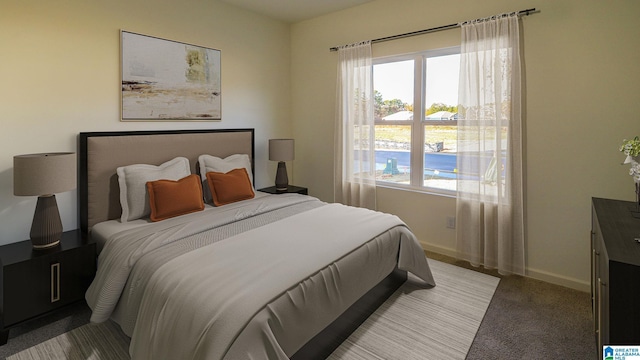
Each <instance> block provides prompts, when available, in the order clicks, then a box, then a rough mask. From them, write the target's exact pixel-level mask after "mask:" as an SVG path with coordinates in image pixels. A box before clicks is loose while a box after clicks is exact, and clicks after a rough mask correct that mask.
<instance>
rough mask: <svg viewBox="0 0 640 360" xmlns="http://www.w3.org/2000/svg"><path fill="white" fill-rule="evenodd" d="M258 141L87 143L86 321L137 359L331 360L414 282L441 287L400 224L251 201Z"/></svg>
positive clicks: (149, 136)
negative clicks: (89, 243)
mask: <svg viewBox="0 0 640 360" xmlns="http://www.w3.org/2000/svg"><path fill="white" fill-rule="evenodd" d="M254 144H255V140H254V130H253V129H230V130H181V131H134V132H91V133H80V136H79V159H80V171H79V197H80V225H81V229H82V231H84V232H87V233H90V234H91V238H92V239H93V240H94V241H96V242H97V245H98V246H97V247H98V249H99V257H98V271H97V274H96V277H95V279H94V281H93V283H92V284H91V286H90V288H89V290H88V291H87V294H86V299H87V303H88V304H89V306H90V307H91V309H92V316H91V321H92V322H95V323H99V322H104V321H107V320H109V319H111V320H113V321H115V322H116V323H118V324H119V325H120V327H121V328H122V330H123V331H124V332H125V333H126V334H127V335H128V336H130V337H131V343H130V349H129V351H130V355H131V356H132V359H248V358H251V359H288V358H292V359H312V358H325V357H327V356H328V355H329V354H330V353H331V352H332V351H333V350H334V349H335V348H337V346H339V344H340V343H341V342H342V341H343V340H344V339H346V337H348V335H349V334H350V333H351V332H352V331H353V330H355V328H357V326H358V325H359V324H361V323H362V322H363V321H364V320H365V319H366V317H367V316H368V315H369V314H371V313H372V312H373V311H374V310H375V309H376V308H377V306H379V305H380V304H381V303H382V302H384V300H386V298H388V296H390V295H391V293H393V291H395V290H396V289H397V288H398V287H399V286H400V285H401V284H402V283H403V282H404V281H405V280H406V278H407V271H409V272H411V273H413V274H415V275H416V276H417V277H418V278H420V279H421V280H422V281H424V285H425V286H426V287H429V286H435V283H434V280H433V277H432V275H431V271H430V269H429V266H428V262H427V259H426V257H425V256H424V253H423V252H422V249H421V247H420V245H419V244H418V242H417V241H416V239H415V236H414V235H413V234H412V233H411V231H410V230H409V229H408V228H407V227H406V226H405V225H404V223H402V222H401V221H400V220H399V219H398V218H397V217H395V216H392V215H388V214H382V213H379V212H374V211H370V210H366V209H360V208H354V207H349V206H344V205H341V204H329V203H325V202H322V201H320V200H318V199H316V198H313V197H311V196H306V195H300V194H280V195H269V194H266V193H261V192H259V191H256V190H255V186H254V178H253V173H254V170H255V162H254V158H255V156H254V154H255V149H254ZM141 184H146V186H145V185H141ZM145 188H146V193H145ZM196 188H199V189H200V191H201V192H200V193H197V191H196V190H193V189H196ZM176 189H179V190H176ZM185 189H188V190H185ZM196 193H197V194H199V197H200V203H202V205H200V203H199V202H198V200H197V198H198V196H196V195H194V194H196ZM249 193H252V195H251V196H249ZM176 194H179V198H176V196H178V195H176ZM203 198H204V199H205V200H203ZM185 199H189V200H185ZM183 203H184V204H187V205H184V204H183ZM211 203H213V204H211ZM149 204H150V209H148V207H149ZM175 204H179V205H175ZM143 207H146V208H144V209H143ZM176 209H177V210H176ZM176 211H177V212H176ZM150 219H153V220H155V221H152V220H150Z"/></svg>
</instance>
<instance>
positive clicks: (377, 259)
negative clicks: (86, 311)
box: [87, 194, 434, 359]
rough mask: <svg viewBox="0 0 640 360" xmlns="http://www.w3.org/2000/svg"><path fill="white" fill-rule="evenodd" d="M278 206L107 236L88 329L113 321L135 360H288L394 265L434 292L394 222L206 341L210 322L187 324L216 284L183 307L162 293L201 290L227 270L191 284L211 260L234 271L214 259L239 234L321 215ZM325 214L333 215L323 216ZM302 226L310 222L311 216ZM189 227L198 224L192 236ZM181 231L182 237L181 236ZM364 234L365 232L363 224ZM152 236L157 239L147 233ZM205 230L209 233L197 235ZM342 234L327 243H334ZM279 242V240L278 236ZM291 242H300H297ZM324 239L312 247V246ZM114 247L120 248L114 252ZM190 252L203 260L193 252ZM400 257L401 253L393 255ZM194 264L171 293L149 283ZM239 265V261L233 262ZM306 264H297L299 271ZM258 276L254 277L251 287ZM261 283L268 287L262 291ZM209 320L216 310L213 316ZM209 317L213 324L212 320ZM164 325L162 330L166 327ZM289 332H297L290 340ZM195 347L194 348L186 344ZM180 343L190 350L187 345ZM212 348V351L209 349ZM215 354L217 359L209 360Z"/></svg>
mask: <svg viewBox="0 0 640 360" xmlns="http://www.w3.org/2000/svg"><path fill="white" fill-rule="evenodd" d="M291 195H293V194H291ZM276 197H277V201H276V202H275V203H273V202H272V201H271V200H274V198H271V199H258V201H249V202H247V203H243V204H237V205H234V206H230V207H222V208H220V209H218V211H217V212H210V213H216V216H215V220H214V221H212V220H211V219H207V217H208V215H207V216H205V215H204V214H203V215H199V216H196V218H198V220H196V221H189V222H187V223H188V225H187V224H185V223H184V222H183V221H182V219H173V220H172V221H168V222H163V223H162V224H156V225H154V226H151V227H139V228H134V229H133V230H127V231H123V232H120V233H117V234H114V235H112V236H111V240H110V242H107V243H106V245H105V250H104V251H103V253H101V255H100V259H99V269H98V274H97V276H96V281H94V283H93V284H92V286H91V287H90V289H89V291H88V292H87V301H88V303H89V305H90V306H91V308H92V309H93V314H92V321H93V322H100V321H104V320H106V319H107V318H109V317H113V318H114V319H115V320H116V321H117V322H118V323H119V324H120V325H121V326H122V328H123V330H124V331H125V333H127V334H129V335H132V336H133V337H132V342H131V349H130V351H131V354H132V356H133V357H134V358H136V359H137V358H140V359H145V358H149V359H151V358H153V359H159V358H175V356H178V357H179V358H184V359H200V358H202V359H204V358H230V359H234V358H256V359H257V358H265V359H267V358H269V359H273V358H276V359H286V358H287V357H288V356H290V355H292V354H293V353H294V352H295V351H296V350H297V349H298V348H299V347H300V346H302V345H303V344H304V343H305V342H306V341H308V340H309V339H310V338H311V337H313V335H315V334H316V333H317V332H318V331H319V330H321V329H322V328H324V327H325V326H326V325H327V324H328V323H330V322H331V321H333V319H335V317H337V316H338V315H340V313H341V312H342V311H344V310H345V309H346V308H347V307H348V306H350V304H352V303H353V302H354V301H355V300H357V299H358V298H359V297H360V296H362V295H363V294H364V293H365V292H366V291H367V290H368V289H370V288H371V287H373V286H374V285H375V284H377V282H379V281H380V280H381V279H382V278H384V277H385V276H386V275H387V274H388V273H389V272H391V271H392V270H393V268H394V267H395V266H396V264H398V267H400V268H401V269H403V270H409V271H411V272H414V273H417V275H418V276H421V277H422V278H423V279H424V280H425V283H426V284H430V285H434V283H433V278H432V277H431V273H430V270H429V268H428V264H427V261H426V258H425V257H424V253H423V252H422V249H421V248H420V246H419V244H418V243H417V241H416V239H415V237H414V236H413V234H412V233H411V232H410V231H409V230H408V229H407V228H406V227H405V226H402V225H403V224H402V223H401V222H396V224H397V226H391V227H390V229H388V230H387V231H384V232H382V233H380V234H377V236H369V238H368V239H366V241H363V242H362V244H360V245H358V246H356V247H355V248H354V249H352V251H349V252H348V254H346V255H344V256H342V257H340V256H338V257H337V259H335V261H329V262H328V264H326V266H317V270H316V271H312V273H309V274H307V275H302V277H301V278H299V280H300V281H294V283H293V284H291V286H284V288H283V289H282V290H276V291H275V292H269V294H270V295H267V298H266V299H267V300H266V301H264V304H262V305H261V306H258V307H257V308H256V307H254V308H253V310H249V312H248V313H247V316H248V318H247V319H246V320H247V321H245V322H243V321H240V324H239V325H237V324H236V325H237V326H236V327H235V328H233V329H230V330H229V329H228V325H229V324H228V323H229V322H234V321H235V320H234V321H231V320H228V319H237V318H238V317H239V316H238V315H237V314H236V315H235V316H231V318H227V320H226V321H225V320H223V321H222V322H221V323H222V324H224V326H222V328H217V329H215V330H214V331H212V332H209V330H208V329H209V328H210V327H215V326H210V325H209V324H210V323H211V324H212V323H213V322H209V321H208V320H205V321H204V323H205V324H204V325H202V324H201V325H200V326H195V327H194V326H193V325H194V322H198V321H199V320H201V319H205V318H203V317H201V316H200V311H202V310H203V308H209V309H211V308H210V307H207V306H204V305H206V304H208V303H209V300H211V299H210V298H208V297H206V296H205V297H204V298H202V297H198V296H197V295H202V294H203V293H206V291H207V289H212V288H215V287H217V286H218V283H217V282H214V283H210V284H208V285H207V286H206V288H205V289H200V290H198V289H197V288H191V290H188V291H187V292H191V294H190V295H188V296H186V298H185V297H183V299H182V300H179V298H180V297H181V296H180V295H179V294H175V293H174V294H173V295H171V296H168V297H166V296H165V295H166V292H167V291H169V292H170V291H172V290H174V289H176V288H177V287H180V286H182V285H184V282H185V280H184V279H186V278H197V277H198V276H200V277H202V280H206V279H207V278H209V277H210V276H209V275H207V274H211V273H214V274H215V273H219V272H224V271H228V270H229V269H231V266H222V268H220V267H214V268H211V269H208V270H207V271H208V272H207V271H205V273H199V274H198V271H199V270H200V269H201V268H202V269H205V268H207V267H209V266H210V263H208V262H207V261H208V260H210V259H214V258H216V256H222V258H216V259H217V260H216V261H213V262H212V264H213V266H217V264H219V263H224V261H227V260H229V261H232V263H233V259H232V257H233V256H238V255H237V254H238V252H237V251H236V250H232V251H231V252H230V253H226V255H224V254H225V253H221V251H222V250H224V248H225V246H227V245H229V244H231V243H232V242H234V241H238V240H237V239H238V238H242V237H243V236H245V235H246V233H251V232H252V230H255V229H257V228H260V227H264V228H265V229H267V228H270V229H271V232H273V231H274V229H277V228H274V227H272V223H274V221H275V222H276V223H279V222H286V220H288V221H290V222H289V224H288V226H289V227H295V226H296V225H300V226H302V227H304V225H301V224H297V222H298V219H302V218H304V216H300V215H301V214H304V213H307V214H308V213H313V211H312V210H314V209H318V208H321V207H324V206H325V205H326V204H324V203H322V202H320V201H319V200H317V199H313V198H310V197H305V196H298V197H296V196H291V197H292V198H293V199H291V197H289V198H288V196H283V195H277V196H276ZM223 210H224V211H223ZM329 212H333V211H331V210H329ZM307 217H311V218H313V217H314V216H313V215H312V216H307ZM291 219H293V220H291ZM291 221H293V222H291ZM398 221H399V219H398ZM193 223H195V224H196V226H195V229H194V228H193ZM274 224H275V223H274ZM185 226H186V227H187V228H189V229H186V228H185ZM270 226H271V227H270ZM323 226H324V227H325V228H326V226H333V224H327V223H324V224H321V225H320V228H316V231H315V233H316V235H317V233H322V232H324V231H323V230H325V229H323V228H322V227H323ZM364 226H365V227H369V226H367V225H366V224H365V225H364ZM347 227H348V226H346V225H345V224H343V225H341V229H344V230H345V231H350V230H349V229H347ZM149 228H159V229H155V230H152V231H150V230H148V229H149ZM212 228H215V231H213V230H211V231H210V230H209V229H212ZM203 229H206V231H204V232H203V231H202V230H203ZM275 231H276V232H277V231H280V232H282V231H283V230H282V228H280V230H275ZM340 232H341V231H339V232H337V233H335V234H334V235H335V236H337V235H339V234H340ZM130 233H135V234H137V235H135V236H137V237H138V238H137V240H135V241H133V242H132V241H131V240H132V239H131V238H130V237H128V236H123V234H130ZM285 233H286V231H285V232H284V233H281V234H285ZM203 234H205V235H203ZM297 236H299V237H307V236H306V235H304V234H299V235H297ZM261 237H262V235H259V236H258V239H256V238H255V237H254V239H253V240H251V241H253V243H252V244H253V245H251V246H249V247H248V249H245V251H249V252H251V249H259V248H260V246H261V245H260V241H261ZM276 237H277V236H276ZM281 237H282V236H281ZM321 238H322V237H317V238H316V241H317V240H318V239H321ZM221 240H228V241H221ZM402 243H404V246H402ZM113 244H119V246H114V245H113ZM225 244H226V245H225ZM222 245H225V246H222ZM292 245H296V243H293V244H289V246H292ZM315 246H317V244H316V245H315ZM305 247H306V245H302V247H301V248H299V249H298V250H297V251H296V252H295V253H294V258H293V260H295V259H296V258H299V257H300V256H301V253H303V252H305V251H304V249H305ZM118 248H119V249H118ZM196 248H199V249H200V250H199V251H197V252H196V251H193V250H194V249H196ZM114 249H115V250H114ZM399 249H400V250H399ZM269 250H270V249H269V247H268V246H267V247H266V248H263V249H262V251H261V253H266V252H268V251H269ZM322 250H323V246H322V245H320V246H319V247H316V250H315V251H314V252H313V254H312V256H311V258H310V259H309V260H308V261H315V259H316V258H317V253H318V252H322ZM399 251H400V253H398V252H399ZM207 252H208V253H207ZM114 254H115V255H114ZM230 254H231V255H230ZM240 254H243V252H240ZM276 254H278V252H277V251H276V252H274V253H272V254H271V257H277V256H276ZM110 255H114V256H110ZM255 255H256V254H254V256H255ZM192 257H194V258H197V257H199V258H202V259H203V261H201V262H200V263H199V265H194V266H195V267H194V268H190V269H189V270H186V273H185V274H186V275H185V274H183V275H177V277H174V280H175V281H177V282H176V283H174V284H172V285H166V284H167V281H164V280H162V281H159V282H158V281H156V280H154V279H156V278H158V277H160V278H163V277H164V278H166V277H172V276H174V275H175V274H176V270H175V268H170V267H167V266H169V265H167V264H170V263H178V264H179V265H178V266H177V269H181V268H188V267H189V266H192V264H195V262H194V261H192V260H193V259H192ZM244 258H245V256H244V255H243V256H242V257H241V258H239V259H244ZM260 258H261V254H258V255H257V257H254V258H253V260H248V259H251V258H250V257H247V259H245V260H247V261H249V262H250V263H256V262H259V261H260ZM290 260H291V259H288V258H287V257H283V258H281V259H280V261H290ZM298 260H299V259H298ZM308 261H307V260H303V261H302V263H306V262H308ZM240 263H241V261H240ZM229 264H231V263H229ZM248 265H249V263H247V264H245V265H243V266H241V267H240V268H239V269H245V268H247V267H248ZM267 265H269V267H267V268H269V269H270V264H267ZM287 266H288V265H287ZM287 266H285V267H281V268H280V271H281V273H280V277H283V276H285V275H286V276H289V274H287V270H288V267H287ZM269 272H271V271H265V270H258V272H257V273H256V274H258V275H260V276H261V275H263V273H269ZM236 273H238V270H236ZM105 274H108V276H105ZM158 274H160V275H158ZM256 274H254V276H253V277H258V275H256ZM296 276H298V275H296ZM114 279H115V281H114ZM176 279H177V280H176ZM194 281H195V282H196V283H199V282H200V281H198V280H191V282H194ZM222 282H224V280H222ZM169 283H170V282H169ZM260 283H263V281H262V280H261V279H260V280H259V281H258V284H260ZM264 283H265V284H270V283H268V282H266V281H265V282H264ZM125 284H126V285H125ZM231 284H234V285H233V286H231V288H234V286H235V287H236V288H235V289H236V292H238V291H240V290H241V289H243V286H242V285H238V284H237V283H235V281H233V282H231ZM158 286H159V288H160V291H159V292H158V291H156V290H150V288H157V287H158ZM166 286H169V287H168V288H167V287H166ZM238 286H239V287H238ZM253 286H255V284H254V285H253ZM280 286H281V287H282V286H283V285H282V284H281V285H280ZM258 287H260V286H258ZM267 288H271V285H267ZM194 289H195V290H194ZM270 290H271V289H270ZM163 293H165V295H163ZM250 293H251V292H250ZM216 294H217V291H216V292H214V293H211V295H212V296H213V297H215V296H214V295H216ZM183 295H184V294H183ZM276 295H277V296H276ZM249 297H250V296H249ZM233 298H234V296H233V292H232V293H231V294H227V295H224V296H223V299H233ZM242 298H248V297H247V296H244V297H241V299H242ZM175 301H177V306H173V308H171V306H169V303H173V302H175ZM227 301H228V300H227ZM224 302H225V301H224V300H223V303H224ZM154 304H156V305H154ZM158 304H159V305H158ZM216 306H218V305H216ZM222 307H224V306H222ZM214 308H217V307H214ZM164 309H167V310H166V311H165V310H164ZM183 311H184V312H183ZM216 311H217V310H213V312H214V313H215V312H216ZM241 313H242V311H241ZM196 315H197V316H196ZM249 315H250V316H249ZM194 316H195V317H194ZM206 316H211V314H210V313H209V314H208V315H206ZM189 317H191V319H190V320H186V322H182V323H180V320H184V319H189ZM240 317H242V316H240ZM223 318H224V316H223ZM167 319H169V320H168V322H166V321H167ZM163 321H165V322H164V323H163ZM159 329H162V331H159ZM292 329H294V331H291V330H292ZM227 332H229V333H228V334H227V337H228V338H229V339H231V341H226V340H225V341H224V342H223V343H224V344H225V345H224V346H220V343H219V342H218V341H219V339H220V338H223V337H224V336H222V335H221V334H223V333H227ZM212 334H215V336H212ZM229 334H230V335H229ZM194 339H195V341H196V343H193V341H194ZM186 343H191V344H190V345H185V344H186ZM214 345H215V346H214ZM212 346H214V348H213V349H212V348H211V347H212ZM174 351H175V352H174ZM212 354H215V355H214V356H213V357H212Z"/></svg>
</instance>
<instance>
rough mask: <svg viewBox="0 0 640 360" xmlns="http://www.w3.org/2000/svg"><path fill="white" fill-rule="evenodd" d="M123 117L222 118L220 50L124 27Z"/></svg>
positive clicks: (125, 119) (207, 119)
mask: <svg viewBox="0 0 640 360" xmlns="http://www.w3.org/2000/svg"><path fill="white" fill-rule="evenodd" d="M121 46H122V49H121V54H122V64H121V71H122V101H121V103H122V121H145V120H151V121H194V120H206V121H214V120H218V121H219V120H221V119H222V117H221V113H222V110H221V103H222V102H221V94H220V50H216V49H209V48H205V47H201V46H196V45H190V44H185V43H181V42H177V41H171V40H164V39H159V38H156V37H151V36H146V35H140V34H136V33H132V32H127V31H124V30H123V31H121Z"/></svg>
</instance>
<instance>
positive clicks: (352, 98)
mask: <svg viewBox="0 0 640 360" xmlns="http://www.w3.org/2000/svg"><path fill="white" fill-rule="evenodd" d="M338 57H339V63H338V82H337V101H336V123H335V139H334V143H335V147H334V148H335V169H334V195H335V201H337V202H340V203H343V204H345V205H351V206H358V207H364V208H369V209H372V210H375V209H376V184H375V174H376V173H375V171H376V169H375V166H376V163H375V148H374V146H375V133H374V131H375V127H374V118H373V66H372V60H371V41H366V42H362V43H358V44H354V45H346V46H341V47H339V48H338Z"/></svg>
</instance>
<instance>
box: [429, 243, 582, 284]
mask: <svg viewBox="0 0 640 360" xmlns="http://www.w3.org/2000/svg"><path fill="white" fill-rule="evenodd" d="M420 245H422V248H423V249H424V250H427V251H432V252H434V253H437V254H440V255H445V256H449V257H452V258H455V257H456V249H453V248H449V247H444V246H438V245H433V244H428V243H425V242H422V241H420ZM525 276H526V277H528V278H532V279H536V280H540V281H544V282H548V283H550V284H555V285H560V286H564V287H568V288H570V289H574V290H578V291H582V292H591V284H590V283H589V282H586V281H583V280H578V279H575V278H571V277H567V276H562V275H558V274H553V273H550V272H548V271H542V270H537V269H532V268H527V269H526V275H525Z"/></svg>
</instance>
